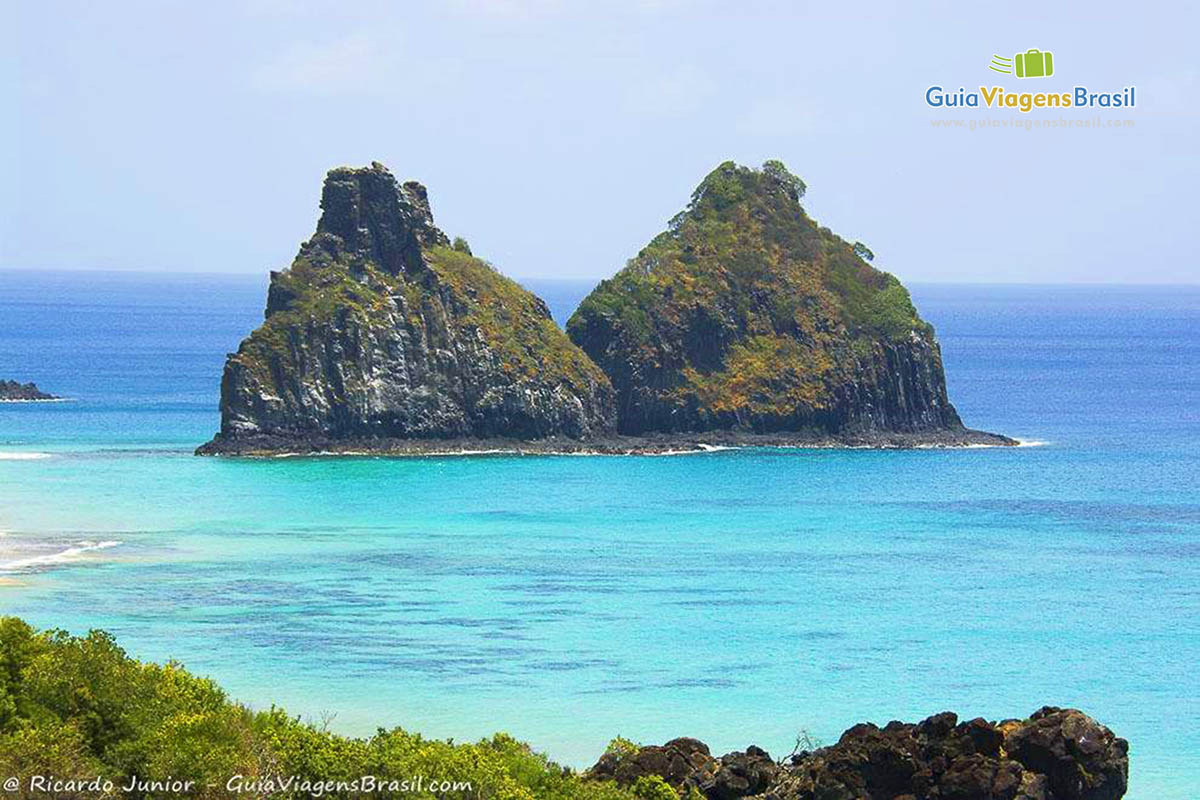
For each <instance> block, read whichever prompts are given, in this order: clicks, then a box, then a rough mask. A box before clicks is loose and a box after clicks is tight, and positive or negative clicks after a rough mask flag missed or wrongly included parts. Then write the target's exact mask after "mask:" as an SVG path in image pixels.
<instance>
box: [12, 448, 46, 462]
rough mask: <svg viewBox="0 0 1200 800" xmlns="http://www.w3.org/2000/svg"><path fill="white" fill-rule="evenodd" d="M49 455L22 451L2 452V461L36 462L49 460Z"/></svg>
mask: <svg viewBox="0 0 1200 800" xmlns="http://www.w3.org/2000/svg"><path fill="white" fill-rule="evenodd" d="M49 457H50V454H49V453H30V452H24V451H20V450H0V461H36V460H37V459H40V458H49Z"/></svg>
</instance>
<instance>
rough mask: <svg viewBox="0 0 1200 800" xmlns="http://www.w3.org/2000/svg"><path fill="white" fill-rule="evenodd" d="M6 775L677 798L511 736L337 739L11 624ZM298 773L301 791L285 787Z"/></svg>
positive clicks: (1, 707) (3, 670) (101, 646)
mask: <svg viewBox="0 0 1200 800" xmlns="http://www.w3.org/2000/svg"><path fill="white" fill-rule="evenodd" d="M0 775H17V776H30V775H54V776H57V777H60V778H71V779H77V778H91V777H96V776H99V777H101V778H103V779H108V780H111V781H112V782H113V784H114V785H115V786H118V787H120V786H124V785H126V783H127V782H128V781H129V779H130V777H131V776H137V777H138V779H139V780H140V781H143V782H154V781H165V780H167V779H168V778H173V779H175V780H191V781H194V782H195V789H194V790H193V792H192V794H193V795H194V796H197V797H226V796H228V795H229V794H230V792H229V791H228V790H227V788H226V786H227V782H228V781H229V780H230V778H231V777H233V776H234V775H241V776H244V782H243V786H250V787H251V790H250V791H244V792H243V793H242V794H241V795H240V796H242V797H261V796H266V795H268V794H270V795H271V796H272V797H283V798H293V797H294V798H300V797H309V796H311V791H306V790H305V789H303V788H301V787H302V785H303V782H304V781H308V782H310V784H316V783H318V782H319V783H323V784H324V783H332V788H330V789H328V790H326V791H324V792H323V795H324V796H326V797H334V798H339V797H348V796H351V795H353V794H355V793H354V792H352V791H350V790H349V789H348V788H347V787H346V786H345V785H344V784H347V783H348V782H350V781H354V780H357V779H360V778H362V777H363V776H374V777H376V778H378V779H380V780H386V781H404V780H409V781H411V780H412V779H413V778H414V776H423V777H424V778H425V779H426V780H436V781H438V782H443V781H447V782H451V783H458V784H460V787H461V785H462V784H469V785H470V787H471V788H470V789H469V790H464V789H462V788H457V789H448V790H445V791H443V790H441V789H440V788H437V789H430V788H428V785H427V784H426V787H424V788H422V789H421V790H419V791H409V792H407V793H405V794H404V796H405V797H413V798H424V799H426V800H429V799H431V798H459V797H461V798H480V799H482V798H487V799H488V800H676V798H677V795H676V794H675V792H674V790H672V789H671V788H670V787H669V786H666V784H664V783H662V782H661V781H658V782H655V781H653V780H650V781H643V782H640V783H639V784H638V786H636V787H633V788H632V789H622V788H620V787H618V786H616V785H615V784H614V783H611V782H599V781H592V780H588V779H587V778H585V777H583V776H581V775H579V774H577V773H576V772H574V771H572V770H570V769H566V768H563V767H560V766H558V765H557V764H554V763H553V762H551V761H550V760H549V759H547V758H546V756H544V755H542V754H540V753H536V752H534V751H533V750H532V749H531V748H530V747H529V746H528V745H526V744H523V743H521V742H519V741H517V740H516V739H514V738H512V737H511V736H508V735H507V734H503V733H499V734H496V735H495V736H493V737H491V738H489V739H484V740H483V741H481V742H477V743H475V744H454V743H452V742H449V741H441V740H436V739H426V738H424V737H422V736H420V735H419V734H415V733H411V732H409V731H405V730H403V729H400V728H394V729H392V730H380V731H379V732H378V733H376V734H375V735H374V736H372V737H370V738H369V739H355V738H349V737H344V736H338V735H336V734H333V733H330V732H329V731H327V730H324V729H322V728H318V727H316V726H314V725H312V724H309V723H305V722H302V721H300V720H299V719H297V718H294V717H291V716H289V715H288V714H287V713H285V712H284V711H282V710H281V709H277V708H271V709H270V710H267V711H261V712H253V711H251V710H250V709H248V708H246V707H245V706H243V705H240V704H238V703H234V702H232V701H230V700H229V699H228V698H227V697H226V696H225V694H224V692H222V691H221V689H220V688H219V687H217V686H216V685H215V684H214V683H213V682H212V681H210V680H207V679H205V678H200V677H197V676H195V675H192V674H191V673H189V672H187V671H186V670H185V669H183V668H182V667H181V666H180V665H178V664H174V663H171V664H167V665H165V666H160V665H157V664H144V663H141V662H139V661H136V660H134V659H132V658H130V657H129V656H128V655H126V654H125V652H124V651H123V650H122V649H121V648H120V647H118V646H117V644H116V642H115V641H114V640H113V639H112V637H110V636H108V635H107V634H104V633H101V632H96V631H93V632H92V633H89V634H88V635H87V636H71V635H69V634H67V633H65V632H63V631H45V632H41V633H39V632H36V631H34V630H33V628H31V627H30V626H29V625H27V624H26V623H25V622H23V621H21V620H19V619H16V618H14V617H2V618H0ZM289 776H295V778H296V782H295V783H292V784H284V783H283V781H284V780H286V779H287V778H288V777H289ZM338 783H342V784H343V786H342V787H341V788H339V787H338V786H337V784H338ZM664 787H665V791H666V792H670V794H669V795H668V794H665V793H664V792H663V789H664ZM95 794H96V793H88V792H76V793H66V794H64V795H63V796H78V797H84V796H95ZM131 794H132V795H133V796H135V797H152V796H155V795H156V793H155V792H154V791H152V790H145V791H134V792H132V793H131ZM158 794H159V795H161V793H158Z"/></svg>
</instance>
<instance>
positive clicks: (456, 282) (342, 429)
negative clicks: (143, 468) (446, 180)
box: [198, 163, 616, 453]
mask: <svg viewBox="0 0 1200 800" xmlns="http://www.w3.org/2000/svg"><path fill="white" fill-rule="evenodd" d="M321 209H322V214H321V218H320V221H319V222H318V223H317V230H316V233H315V234H314V235H313V237H312V238H311V239H310V240H309V241H307V242H306V243H304V244H303V245H302V246H301V248H300V253H299V255H297V256H296V259H295V261H293V262H292V265H291V267H290V268H288V269H287V270H284V271H282V272H272V273H271V285H270V289H269V291H268V295H267V306H266V319H265V321H264V322H263V324H262V326H261V327H259V328H258V329H257V330H255V331H254V332H253V333H251V334H250V336H249V337H248V338H247V339H246V340H245V341H243V342H242V344H241V346H240V347H239V348H238V351H237V353H234V354H232V355H230V356H229V358H228V360H227V361H226V364H225V373H224V376H223V378H222V380H221V431H220V433H219V434H218V435H217V437H216V438H215V439H214V440H213V441H212V442H210V443H209V444H207V445H205V446H204V447H202V448H200V450H199V451H198V452H200V453H239V452H260V451H268V452H269V451H300V452H303V451H311V450H320V449H325V448H329V447H336V446H338V444H339V443H346V442H355V443H359V444H361V445H362V446H367V447H369V446H370V443H371V442H389V441H391V442H394V441H404V440H422V441H444V440H468V439H491V438H511V439H517V440H538V439H545V438H548V437H563V438H565V439H571V440H579V439H586V438H590V437H596V436H603V435H606V434H609V433H612V432H613V430H614V429H615V425H616V414H615V408H614V405H613V391H612V386H611V384H610V383H609V381H608V378H607V377H606V376H605V375H604V373H603V372H602V371H601V370H600V369H599V368H598V367H597V366H596V365H595V364H593V363H592V361H591V360H590V359H589V358H588V357H587V356H586V355H585V354H584V353H583V351H582V350H580V349H579V348H578V347H576V346H575V345H574V344H572V343H571V341H570V340H569V339H568V338H567V336H566V334H564V333H563V331H562V330H561V329H560V328H559V327H558V326H557V325H556V324H555V323H554V321H553V320H552V319H551V317H550V312H549V310H548V309H547V307H546V304H545V303H544V302H543V301H542V300H541V299H539V298H538V297H536V296H535V295H533V294H532V293H530V292H528V291H526V290H525V289H523V288H522V287H521V286H520V285H518V284H517V283H516V282H514V281H512V280H510V279H508V278H506V277H504V276H503V275H501V274H500V273H499V272H497V271H496V270H495V269H494V268H493V267H492V266H491V265H489V264H488V263H487V262H485V261H482V260H480V259H478V258H475V257H474V256H473V255H472V254H471V252H470V248H469V247H468V246H467V244H466V242H465V241H462V240H456V241H455V242H454V243H453V244H452V243H451V241H450V239H449V238H448V237H447V236H446V235H445V234H444V233H442V231H440V230H439V229H438V228H437V227H435V226H434V224H433V216H432V213H431V212H430V207H429V200H428V197H427V195H426V190H425V187H423V186H421V185H420V184H419V183H415V182H408V183H404V184H403V185H402V184H400V183H398V182H397V181H396V179H395V178H393V177H392V175H391V173H390V172H388V171H387V170H386V169H385V168H384V167H383V166H382V165H381V164H378V163H374V164H372V165H371V166H369V167H363V168H361V169H351V168H342V169H335V170H332V171H331V172H330V173H329V174H328V176H327V177H326V179H325V186H324V190H323V192H322V196H321ZM356 446H357V445H356Z"/></svg>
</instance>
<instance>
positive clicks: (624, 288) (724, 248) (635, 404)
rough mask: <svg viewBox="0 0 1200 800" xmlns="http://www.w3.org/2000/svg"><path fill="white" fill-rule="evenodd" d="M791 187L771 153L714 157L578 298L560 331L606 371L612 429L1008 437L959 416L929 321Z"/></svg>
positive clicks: (799, 184) (795, 181)
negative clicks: (647, 233) (755, 158)
mask: <svg viewBox="0 0 1200 800" xmlns="http://www.w3.org/2000/svg"><path fill="white" fill-rule="evenodd" d="M804 192H805V185H804V182H803V181H801V180H800V179H799V178H798V177H796V176H795V175H793V174H791V173H790V172H789V171H788V170H787V168H786V167H785V166H784V165H783V164H782V163H780V162H778V161H768V162H767V163H766V164H764V165H763V168H762V169H761V170H755V169H750V168H747V167H743V166H739V165H737V164H734V163H733V162H726V163H724V164H721V165H720V166H719V167H717V168H716V169H715V170H714V171H713V172H712V173H711V174H709V175H708V177H706V178H705V179H704V180H703V181H702V182H701V183H700V185H699V186H698V187H697V188H696V191H695V192H694V193H693V194H692V199H691V203H690V204H689V205H688V207H687V208H686V209H685V210H684V211H683V212H681V213H680V214H679V215H677V216H676V217H675V218H674V219H672V220H671V222H670V225H669V227H668V229H667V230H666V231H664V232H663V233H661V234H659V235H658V236H656V237H655V238H654V239H653V240H652V241H651V242H650V243H649V244H648V245H647V246H646V247H645V248H644V249H643V250H642V251H641V252H640V253H638V255H637V256H636V257H635V258H633V259H632V260H631V261H630V262H629V264H628V265H627V266H626V267H625V268H624V269H622V270H621V271H620V272H619V273H617V274H616V276H614V277H613V278H611V279H609V280H606V281H603V282H601V284H600V285H599V286H598V287H596V289H595V290H594V291H593V292H592V293H591V294H590V295H589V296H588V297H587V298H586V299H585V300H584V301H583V303H582V304H581V305H580V306H579V309H578V310H577V311H576V312H575V314H574V315H573V316H572V317H571V319H570V321H569V323H568V325H567V332H568V333H569V334H570V336H571V339H572V340H573V341H574V342H575V343H576V344H578V345H579V346H580V347H582V348H583V349H584V351H586V352H587V354H588V355H590V356H591V357H592V359H593V360H594V361H595V362H596V363H597V364H599V365H600V366H601V367H602V368H603V369H604V371H605V372H606V373H607V374H608V376H609V378H610V379H611V380H612V383H613V387H614V388H615V389H616V393H617V408H618V413H619V423H618V424H619V428H620V432H621V433H623V434H633V435H642V434H646V433H649V432H654V431H666V432H701V431H713V430H743V431H753V432H756V433H760V434H763V433H772V432H783V431H791V432H806V431H807V432H811V433H813V434H814V435H826V436H834V437H838V438H859V439H863V438H866V439H870V438H871V437H873V436H878V435H881V434H882V435H887V434H897V433H908V434H926V433H933V434H939V433H940V434H943V435H942V437H941V439H940V440H939V441H942V442H944V441H946V440H947V439H952V438H954V436H957V437H958V438H959V439H960V440H962V442H963V443H967V442H969V441H979V442H981V443H988V444H1011V443H1013V442H1012V440H1006V439H1005V438H1004V437H996V436H991V435H989V434H979V433H977V432H973V431H969V430H967V429H966V428H965V427H964V426H963V424H962V421H961V420H960V419H959V416H958V413H957V412H956V411H955V409H954V406H953V405H951V403H950V400H949V398H948V397H947V394H946V379H945V376H944V374H943V370H942V356H941V350H940V348H939V347H938V343H937V340H936V339H935V338H934V332H933V328H932V326H930V325H929V324H928V323H926V322H925V321H924V320H922V319H921V318H920V316H919V315H918V314H917V312H916V309H915V308H914V307H913V304H912V301H911V299H910V298H909V294H908V291H907V290H906V289H905V288H904V287H903V286H902V285H901V284H900V281H898V280H897V279H896V278H895V277H894V276H892V275H890V274H888V273H886V272H881V271H879V270H876V269H874V268H873V267H872V266H871V265H870V264H869V263H867V262H868V261H870V260H873V259H874V254H873V253H871V251H870V250H869V249H868V248H867V247H866V246H865V245H863V244H861V243H858V242H856V243H854V244H851V243H850V242H847V241H845V240H844V239H842V238H840V237H839V236H837V235H836V234H834V233H833V232H832V231H830V230H829V229H828V228H823V227H820V226H819V225H818V224H817V223H816V222H815V221H814V220H812V219H811V218H810V217H809V216H808V215H807V214H806V213H805V211H804V209H803V208H802V207H801V205H800V198H801V197H802V196H803V195H804ZM947 434H949V435H948V436H947Z"/></svg>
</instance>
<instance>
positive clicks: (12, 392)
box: [0, 381, 60, 400]
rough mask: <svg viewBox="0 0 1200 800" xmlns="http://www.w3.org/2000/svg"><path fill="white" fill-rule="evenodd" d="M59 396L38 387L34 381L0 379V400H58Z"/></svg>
mask: <svg viewBox="0 0 1200 800" xmlns="http://www.w3.org/2000/svg"><path fill="white" fill-rule="evenodd" d="M58 399H60V398H58V397H56V396H55V395H52V394H47V393H46V392H43V391H42V390H40V389H38V387H37V384H36V383H18V382H17V381H0V400H58Z"/></svg>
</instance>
